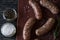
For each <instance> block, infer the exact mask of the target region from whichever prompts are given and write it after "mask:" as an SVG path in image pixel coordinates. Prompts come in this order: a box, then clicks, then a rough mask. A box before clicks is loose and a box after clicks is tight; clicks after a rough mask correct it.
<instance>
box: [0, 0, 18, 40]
mask: <svg viewBox="0 0 60 40" xmlns="http://www.w3.org/2000/svg"><path fill="white" fill-rule="evenodd" d="M17 3H18V0H0V29H1V26H2V25H3V24H4V23H6V22H7V21H6V20H4V19H3V15H2V14H3V11H4V10H6V9H8V8H14V9H16V10H17ZM10 23H13V24H14V25H15V26H16V24H17V23H16V20H15V21H13V22H10ZM15 38H16V35H15V36H13V37H10V38H7V37H4V36H3V35H2V34H1V31H0V40H15Z"/></svg>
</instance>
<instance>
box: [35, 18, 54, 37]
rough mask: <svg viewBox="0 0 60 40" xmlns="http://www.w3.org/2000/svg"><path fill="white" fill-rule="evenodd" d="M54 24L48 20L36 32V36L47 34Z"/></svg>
mask: <svg viewBox="0 0 60 40" xmlns="http://www.w3.org/2000/svg"><path fill="white" fill-rule="evenodd" d="M54 23H55V19H53V18H49V19H48V20H47V22H46V23H45V24H44V25H43V26H42V27H40V28H38V29H37V30H36V35H38V36H40V35H43V34H45V33H47V32H48V31H50V30H51V29H52V27H53V24H54Z"/></svg>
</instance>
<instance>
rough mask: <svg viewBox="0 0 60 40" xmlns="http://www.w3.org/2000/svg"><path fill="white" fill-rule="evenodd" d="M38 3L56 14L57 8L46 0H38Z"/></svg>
mask: <svg viewBox="0 0 60 40" xmlns="http://www.w3.org/2000/svg"><path fill="white" fill-rule="evenodd" d="M40 4H41V5H42V6H44V7H45V8H47V9H49V10H50V11H51V12H52V13H53V14H58V12H59V9H58V8H57V7H56V6H55V5H54V4H53V3H52V2H49V1H48V0H40Z"/></svg>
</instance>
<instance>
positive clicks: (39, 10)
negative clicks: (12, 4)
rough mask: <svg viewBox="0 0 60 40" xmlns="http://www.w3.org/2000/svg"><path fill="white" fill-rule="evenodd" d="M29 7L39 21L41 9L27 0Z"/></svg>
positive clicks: (32, 1) (32, 0) (31, 0)
mask: <svg viewBox="0 0 60 40" xmlns="http://www.w3.org/2000/svg"><path fill="white" fill-rule="evenodd" d="M29 5H30V6H31V7H32V8H33V10H34V13H35V17H36V19H38V20H40V19H41V18H42V12H41V8H40V6H39V5H38V3H36V2H35V1H34V0H29Z"/></svg>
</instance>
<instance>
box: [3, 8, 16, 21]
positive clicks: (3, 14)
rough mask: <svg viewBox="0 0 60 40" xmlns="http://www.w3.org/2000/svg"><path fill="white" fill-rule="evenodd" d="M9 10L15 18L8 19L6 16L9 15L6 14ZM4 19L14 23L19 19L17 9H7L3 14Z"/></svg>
mask: <svg viewBox="0 0 60 40" xmlns="http://www.w3.org/2000/svg"><path fill="white" fill-rule="evenodd" d="M8 10H10V11H13V12H14V17H12V18H6V15H5V14H7V13H6V12H8ZM3 18H4V19H5V20H7V21H13V20H15V19H16V18H17V12H16V10H15V9H6V10H5V11H4V12H3Z"/></svg>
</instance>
